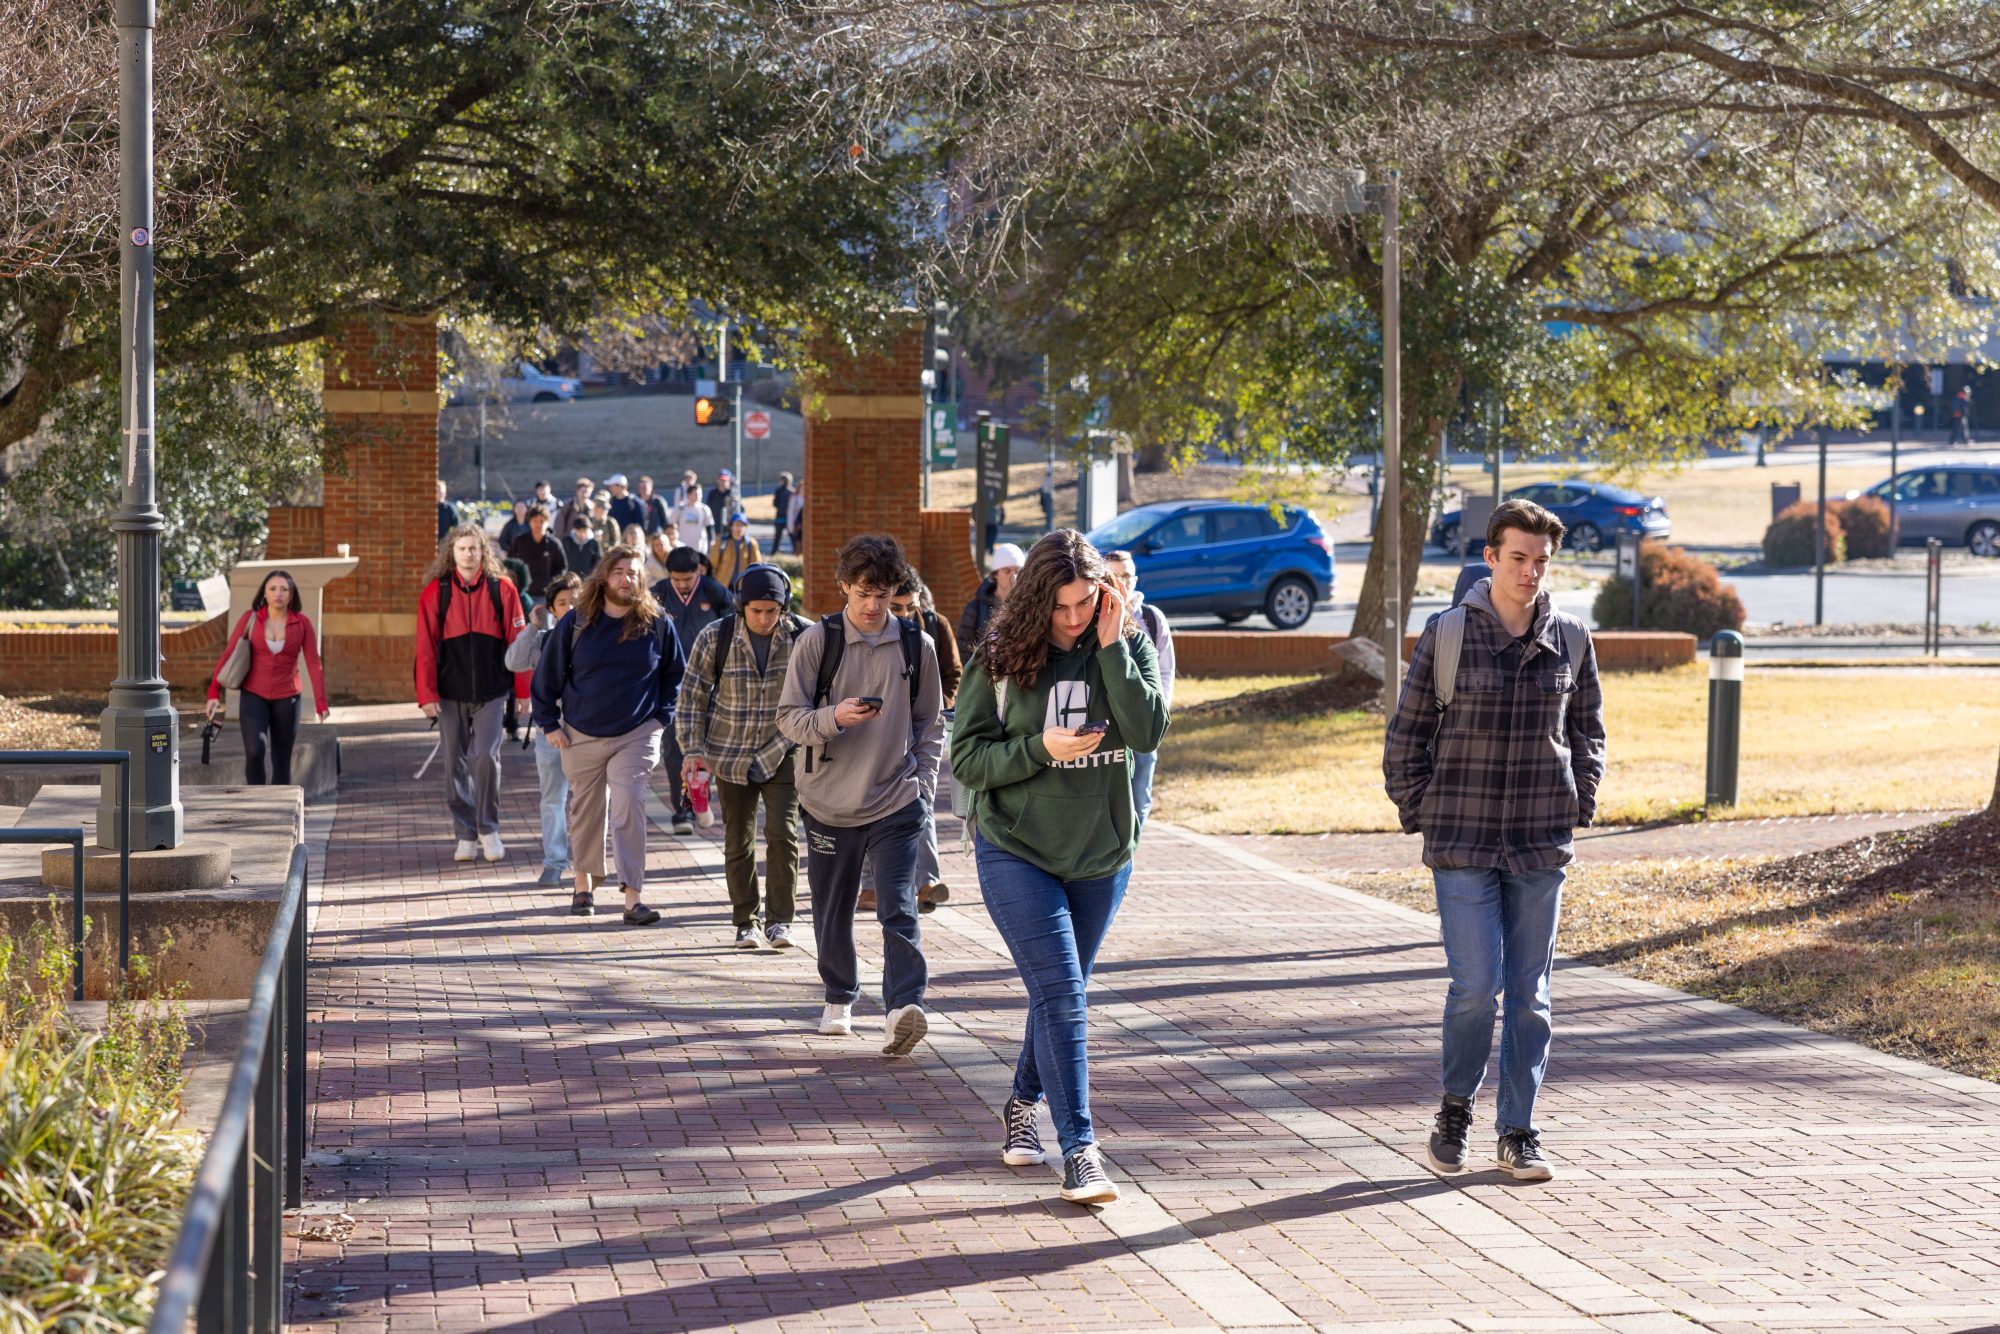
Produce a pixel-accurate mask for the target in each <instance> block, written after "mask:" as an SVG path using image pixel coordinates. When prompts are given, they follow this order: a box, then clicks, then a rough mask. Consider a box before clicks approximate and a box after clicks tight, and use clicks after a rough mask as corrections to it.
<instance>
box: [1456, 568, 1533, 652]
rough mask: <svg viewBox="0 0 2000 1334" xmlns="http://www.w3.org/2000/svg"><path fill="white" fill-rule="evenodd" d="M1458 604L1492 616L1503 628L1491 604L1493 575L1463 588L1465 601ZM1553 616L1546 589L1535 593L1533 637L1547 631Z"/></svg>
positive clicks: (1496, 623)
mask: <svg viewBox="0 0 2000 1334" xmlns="http://www.w3.org/2000/svg"><path fill="white" fill-rule="evenodd" d="M1460 605H1462V606H1466V607H1473V608H1476V609H1477V610H1479V611H1482V612H1484V613H1486V615H1488V616H1490V617H1492V618H1493V623H1494V624H1495V625H1499V626H1501V627H1502V628H1503V629H1504V628H1505V626H1504V624H1503V623H1502V621H1501V620H1500V612H1499V611H1498V609H1496V608H1495V607H1494V605H1493V577H1492V576H1491V575H1488V576H1487V577H1486V578H1484V579H1481V580H1480V581H1479V582H1478V583H1476V584H1474V585H1473V586H1472V587H1471V588H1468V589H1466V590H1465V601H1464V602H1463V603H1461V604H1460ZM1554 617H1555V604H1554V603H1552V602H1550V601H1549V593H1548V590H1547V589H1543V590H1542V591H1541V592H1539V593H1537V594H1535V618H1534V621H1533V624H1532V626H1531V628H1532V629H1533V630H1534V632H1535V638H1537V639H1541V638H1543V637H1545V636H1546V635H1547V633H1548V629H1549V622H1550V621H1551V620H1553V619H1554Z"/></svg>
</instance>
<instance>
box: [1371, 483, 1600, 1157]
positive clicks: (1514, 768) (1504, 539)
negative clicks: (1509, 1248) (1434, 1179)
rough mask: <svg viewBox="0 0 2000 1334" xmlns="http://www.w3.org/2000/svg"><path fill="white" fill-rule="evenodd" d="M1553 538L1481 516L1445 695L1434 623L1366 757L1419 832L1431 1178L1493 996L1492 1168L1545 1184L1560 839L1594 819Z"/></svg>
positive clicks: (1515, 514)
mask: <svg viewBox="0 0 2000 1334" xmlns="http://www.w3.org/2000/svg"><path fill="white" fill-rule="evenodd" d="M1562 537H1563V525H1562V521H1561V520H1560V519H1558V518H1556V517H1555V515H1553V514H1551V513H1549V512H1548V511H1547V510H1545V509H1543V508H1542V507H1541V506H1539V505H1536V504H1534V503H1532V502H1530V501H1525V500H1510V501H1507V502H1506V503H1505V504H1502V505H1500V506H1499V507H1498V508H1496V509H1495V510H1494V511H1493V518H1492V521H1491V522H1490V523H1489V524H1488V525H1487V530H1486V562H1487V564H1488V565H1489V566H1491V567H1492V570H1493V573H1492V575H1491V576H1489V577H1488V578H1486V579H1482V580H1480V581H1479V582H1478V583H1477V584H1475V585H1474V586H1473V587H1472V589H1471V591H1470V592H1468V593H1467V594H1466V597H1465V601H1464V603H1463V604H1462V609H1461V610H1458V611H1454V612H1450V613H1446V614H1447V615H1452V616H1461V617H1463V630H1464V636H1463V641H1462V645H1461V648H1460V650H1459V657H1458V664H1457V670H1456V673H1455V675H1454V677H1453V682H1454V684H1453V687H1452V691H1451V695H1452V698H1451V703H1450V705H1449V706H1448V707H1445V708H1440V707H1439V703H1438V690H1437V667H1436V661H1437V651H1438V644H1439V640H1440V627H1439V622H1440V621H1442V620H1443V618H1442V617H1439V618H1435V619H1433V620H1432V622H1431V624H1430V625H1429V626H1427V627H1426V628H1425V630H1424V633H1423V635H1422V636H1421V637H1420V638H1419V639H1418V640H1417V647H1416V652H1415V653H1414V654H1413V655H1412V656H1411V658H1410V671H1409V676H1408V678H1407V679H1406V680H1405V681H1404V682H1403V696H1402V699H1401V700H1400V701H1398V703H1397V707H1396V715H1395V717H1394V718H1392V719H1390V721H1389V728H1388V736H1387V740H1386V742H1385V743H1384V748H1383V757H1382V771H1383V774H1384V777H1385V778H1386V780H1387V788H1388V792H1389V797H1390V799H1391V800H1393V801H1394V802H1395V803H1396V806H1397V809H1398V810H1399V811H1400V812H1401V813H1402V821H1403V831H1404V832H1405V833H1412V834H1415V833H1421V834H1422V835H1423V837H1424V865H1426V866H1428V867H1430V868H1431V875H1432V878H1433V880H1434V881H1435V883H1436V887H1437V902H1438V923H1439V931H1440V934H1441V935H1442V936H1443V939H1444V948H1445V961H1446V965H1447V967H1448V969H1449V971H1450V974H1451V985H1450V987H1449V989H1448V990H1447V992H1446V995H1445V1007H1444V1034H1443V1046H1444V1052H1443V1083H1444V1097H1443V1100H1442V1103H1441V1105H1440V1107H1439V1109H1438V1114H1437V1120H1436V1123H1435V1126H1434V1128H1433V1130H1432V1133H1431V1137H1430V1146H1429V1159H1430V1165H1431V1167H1432V1169H1433V1170H1435V1171H1437V1172H1440V1173H1447V1174H1448V1173H1454V1172H1461V1171H1464V1170H1465V1167H1466V1136H1467V1134H1468V1132H1469V1130H1470V1127H1471V1124H1472V1100H1473V1097H1474V1095H1476V1094H1477V1093H1478V1091H1479V1086H1480V1084H1481V1083H1483V1082H1484V1080H1485V1078H1486V1062H1487V1058H1488V1056H1489V1055H1491V1053H1492V1050H1493V1015H1494V1009H1495V1005H1494V998H1495V996H1496V995H1499V996H1504V999H1505V1005H1504V1007H1503V1009H1502V1013H1501V1021H1500V1070H1499V1079H1498V1097H1497V1099H1496V1107H1495V1112H1496V1117H1495V1122H1496V1125H1497V1127H1498V1131H1499V1141H1498V1147H1497V1149H1496V1151H1495V1159H1496V1162H1497V1164H1498V1166H1499V1167H1500V1168H1501V1170H1503V1171H1506V1172H1508V1173H1510V1174H1511V1175H1512V1176H1513V1177H1514V1178H1515V1179H1516V1180H1518V1181H1547V1180H1548V1179H1549V1178H1550V1177H1551V1176H1553V1175H1554V1171H1553V1169H1552V1168H1551V1167H1550V1166H1549V1163H1548V1160H1547V1158H1546V1157H1545V1156H1544V1155H1543V1153H1542V1149H1541V1143H1540V1139H1539V1136H1538V1133H1537V1131H1536V1129H1535V1122H1534V1111H1535V1095H1536V1093H1537V1092H1538V1091H1539V1090H1540V1088H1541V1083H1542V1075H1543V1072H1544V1071H1545V1070H1546V1069H1547V1066H1548V1057H1549V1037H1550V1032H1551V1027H1550V1006H1549V973H1550V970H1551V968H1552V967H1553V965H1554V962H1555V946H1556V919H1557V915H1558V912H1559V909H1560V907H1561V903H1562V886H1563V878H1564V870H1563V868H1564V867H1566V866H1567V865H1568V864H1569V862H1570V859H1571V856H1572V841H1571V836H1572V831H1573V830H1574V829H1577V828H1579V827H1584V826H1588V825H1589V824H1590V823H1591V821H1592V820H1593V818H1595V815H1596V811H1597V785H1598V782H1599V780H1601V779H1602V778H1603V776H1604V697H1603V694H1602V692H1601V691H1600V690H1599V688H1598V682H1597V653H1596V650H1595V649H1594V648H1593V647H1592V646H1591V642H1590V634H1589V631H1588V629H1586V628H1584V627H1583V626H1582V624H1581V623H1580V622H1578V621H1576V619H1575V618H1574V617H1569V616H1565V615H1564V614H1563V613H1561V612H1558V611H1556V610H1555V609H1554V608H1553V607H1552V606H1551V605H1550V604H1549V595H1548V594H1547V593H1546V592H1544V591H1543V590H1542V580H1543V578H1544V577H1545V576H1546V575H1547V573H1548V568H1549V561H1550V560H1551V558H1553V556H1554V555H1555V551H1556V548H1557V547H1558V546H1560V545H1561V543H1562ZM1565 622H1567V623H1568V624H1567V625H1565Z"/></svg>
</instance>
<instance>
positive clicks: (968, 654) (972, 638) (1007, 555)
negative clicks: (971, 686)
mask: <svg viewBox="0 0 2000 1334" xmlns="http://www.w3.org/2000/svg"><path fill="white" fill-rule="evenodd" d="M1024 559H1026V557H1025V556H1023V555H1022V552H1021V548H1020V547H1018V546H1016V545H1015V544H1014V543H1012V542H1002V543H1001V544H1000V545H999V546H997V547H995V548H993V554H992V556H990V557H989V558H988V560H987V566H988V573H987V576H986V577H985V578H984V579H982V580H980V581H979V588H978V589H977V591H975V592H974V593H973V595H972V600H971V601H969V602H967V603H966V604H965V609H964V610H963V611H961V612H960V613H959V615H958V656H959V657H960V659H962V660H963V661H965V662H971V661H972V656H973V654H974V653H976V652H978V650H979V642H980V641H981V640H983V639H984V638H986V626H987V623H988V622H989V621H991V620H992V619H993V617H994V615H995V614H996V613H998V612H999V610H1000V608H1001V607H1003V606H1005V605H1006V602H1007V597H1008V595H1009V594H1010V593H1012V592H1013V591H1014V580H1016V579H1017V578H1019V577H1020V574H1021V562H1022V561H1023V560H1024Z"/></svg>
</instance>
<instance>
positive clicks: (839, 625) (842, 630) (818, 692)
mask: <svg viewBox="0 0 2000 1334" xmlns="http://www.w3.org/2000/svg"><path fill="white" fill-rule="evenodd" d="M819 627H820V639H821V643H820V650H819V674H818V675H817V676H816V677H814V679H813V707H814V708H815V709H817V708H821V707H824V706H825V704H826V697H827V695H828V694H830V693H831V692H832V690H833V677H834V673H836V672H838V671H839V670H840V660H841V658H842V657H844V656H845V655H846V653H847V618H846V617H844V616H842V615H841V614H840V613H839V612H834V613H833V614H832V615H830V616H822V617H821V618H820V622H819Z"/></svg>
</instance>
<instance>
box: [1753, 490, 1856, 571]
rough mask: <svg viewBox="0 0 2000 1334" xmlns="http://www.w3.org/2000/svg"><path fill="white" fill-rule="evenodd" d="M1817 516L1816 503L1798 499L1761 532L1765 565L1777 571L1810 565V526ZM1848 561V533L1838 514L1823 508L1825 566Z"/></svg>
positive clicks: (1833, 510) (1811, 555)
mask: <svg viewBox="0 0 2000 1334" xmlns="http://www.w3.org/2000/svg"><path fill="white" fill-rule="evenodd" d="M1818 517H1819V503H1818V502H1817V501H1810V500H1801V501H1800V502H1799V503H1798V504H1796V505H1792V506H1788V507H1787V508H1786V510H1785V512H1784V513H1783V514H1780V515H1779V516H1778V517H1777V518H1775V519H1773V520H1772V521H1771V526H1770V527H1769V528H1766V529H1765V530H1764V563H1765V564H1766V565H1770V566H1775V567H1776V568H1778V569H1796V568H1797V567H1799V566H1801V565H1810V564H1812V563H1813V526H1814V524H1815V522H1816V521H1817V519H1818ZM1846 559H1847V532H1846V530H1845V529H1843V528H1842V527H1841V526H1840V511H1839V510H1838V509H1836V508H1835V507H1834V506H1833V505H1831V504H1829V505H1828V506H1827V507H1826V563H1827V564H1828V565H1836V564H1838V563H1839V562H1841V561H1843V560H1846Z"/></svg>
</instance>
